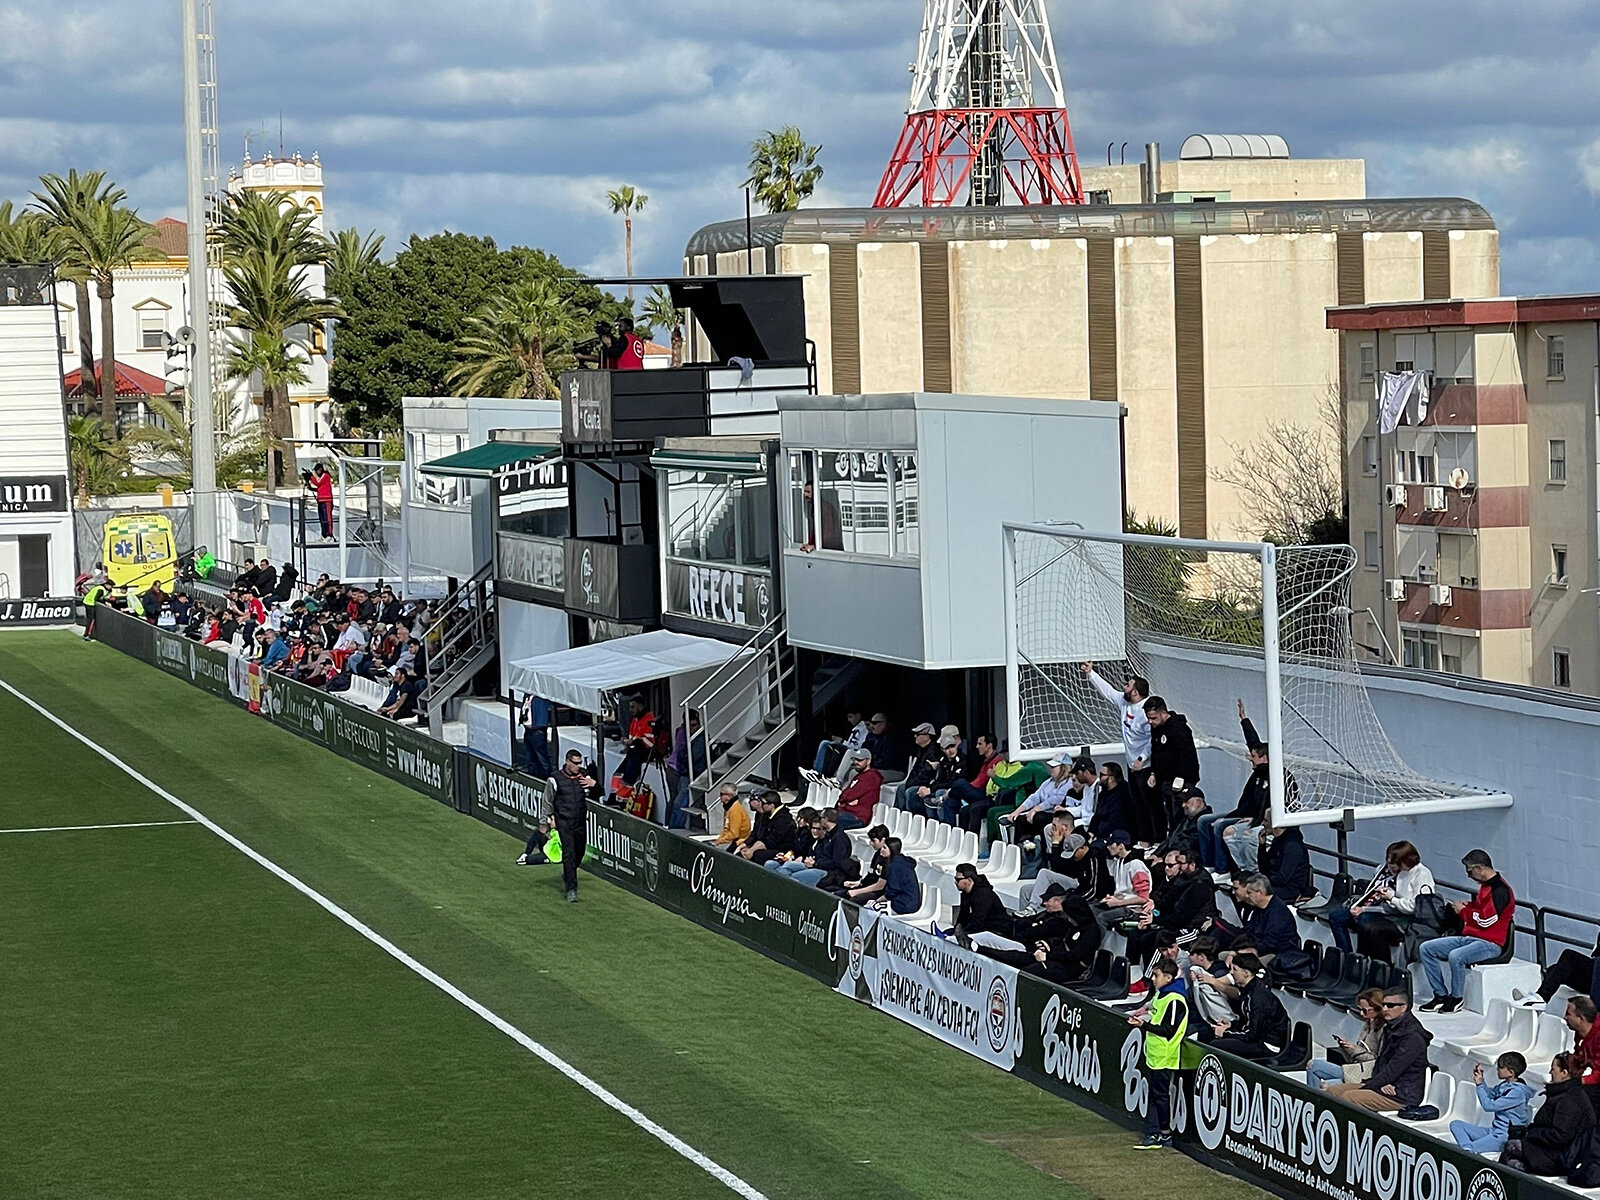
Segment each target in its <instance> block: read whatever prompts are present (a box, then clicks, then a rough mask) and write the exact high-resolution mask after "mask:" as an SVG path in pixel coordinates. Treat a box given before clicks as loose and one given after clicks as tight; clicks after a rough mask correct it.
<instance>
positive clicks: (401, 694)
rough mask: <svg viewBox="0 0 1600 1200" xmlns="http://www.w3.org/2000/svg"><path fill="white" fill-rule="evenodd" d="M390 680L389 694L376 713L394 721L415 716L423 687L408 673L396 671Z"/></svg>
mask: <svg viewBox="0 0 1600 1200" xmlns="http://www.w3.org/2000/svg"><path fill="white" fill-rule="evenodd" d="M391 678H392V679H393V683H392V684H391V685H390V687H389V694H388V695H387V696H385V697H384V699H383V703H382V704H381V705H379V706H378V713H379V714H380V715H381V716H385V717H390V718H392V719H393V720H396V721H403V720H405V719H406V718H407V717H413V716H415V715H416V713H417V698H418V697H419V696H421V695H422V689H423V686H424V685H423V684H422V682H421V681H420V680H419V679H417V677H416V676H415V675H412V674H411V673H410V672H409V671H396V672H395V673H394V675H393V676H392V677H391Z"/></svg>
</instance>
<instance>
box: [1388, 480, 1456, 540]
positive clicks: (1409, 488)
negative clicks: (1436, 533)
mask: <svg viewBox="0 0 1600 1200" xmlns="http://www.w3.org/2000/svg"><path fill="white" fill-rule="evenodd" d="M1400 486H1401V487H1403V488H1404V489H1405V497H1406V502H1405V503H1404V504H1394V505H1391V506H1390V507H1391V508H1392V509H1393V510H1394V520H1395V524H1396V525H1422V526H1427V527H1429V528H1432V529H1440V530H1452V529H1454V530H1462V531H1468V530H1475V529H1477V527H1478V509H1477V504H1476V503H1475V501H1476V498H1477V496H1476V492H1475V490H1474V489H1473V488H1471V487H1466V488H1453V487H1450V486H1448V485H1447V484H1433V483H1406V484H1401V485H1400Z"/></svg>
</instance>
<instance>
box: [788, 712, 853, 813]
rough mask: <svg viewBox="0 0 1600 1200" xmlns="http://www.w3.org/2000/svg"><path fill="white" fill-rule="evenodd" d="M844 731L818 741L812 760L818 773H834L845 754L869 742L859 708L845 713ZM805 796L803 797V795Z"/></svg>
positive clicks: (824, 774)
mask: <svg viewBox="0 0 1600 1200" xmlns="http://www.w3.org/2000/svg"><path fill="white" fill-rule="evenodd" d="M844 724H845V728H844V731H843V732H841V733H835V734H830V735H829V736H828V737H825V738H823V739H822V741H820V742H819V743H817V753H816V755H815V756H814V757H813V758H812V760H811V769H812V770H813V771H815V772H816V773H817V774H818V775H823V776H828V775H834V774H835V772H837V771H838V770H839V769H840V767H842V766H843V765H844V761H845V755H847V754H849V753H850V751H852V750H859V749H861V747H862V746H864V745H866V743H867V734H868V733H869V732H870V730H868V729H867V723H866V721H865V720H863V719H862V716H861V712H860V710H859V709H851V710H849V711H848V712H846V713H845V714H844ZM802 798H803V797H802Z"/></svg>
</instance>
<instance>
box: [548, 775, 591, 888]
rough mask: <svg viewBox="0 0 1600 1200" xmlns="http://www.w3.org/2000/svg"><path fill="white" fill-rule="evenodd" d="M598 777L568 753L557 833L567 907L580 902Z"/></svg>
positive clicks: (560, 780) (559, 787)
mask: <svg viewBox="0 0 1600 1200" xmlns="http://www.w3.org/2000/svg"><path fill="white" fill-rule="evenodd" d="M593 790H594V777H593V776H591V775H589V774H588V773H587V772H586V771H585V770H584V766H583V755H582V754H581V753H579V752H578V751H577V750H568V751H567V755H566V758H565V759H563V760H562V763H561V773H560V774H559V775H557V776H556V794H555V813H556V832H557V833H558V834H560V835H561V883H562V885H563V886H564V887H565V888H566V890H567V903H568V904H576V903H577V902H578V864H579V863H581V862H582V861H583V851H584V843H585V839H586V837H587V833H588V830H587V826H588V818H589V794H590V792H592V791H593Z"/></svg>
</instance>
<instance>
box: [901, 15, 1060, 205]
mask: <svg viewBox="0 0 1600 1200" xmlns="http://www.w3.org/2000/svg"><path fill="white" fill-rule="evenodd" d="M1084 199H1085V197H1084V192H1083V181H1082V178H1081V177H1080V175H1079V172H1078V159H1077V153H1076V151H1075V150H1074V149H1073V144H1072V126H1071V124H1070V123H1069V122H1068V119H1067V102H1066V93H1065V90H1064V88H1063V87H1062V84H1061V69H1060V66H1059V64H1058V63H1057V61H1056V51H1055V42H1054V40H1053V39H1052V37H1051V34H1050V18H1049V15H1048V14H1047V13H1046V11H1045V0H925V6H924V9H923V17H922V34H921V37H920V38H919V39H918V43H917V61H916V62H915V63H914V64H913V65H912V82H911V102H910V104H909V106H908V107H907V116H906V124H905V128H904V129H903V130H902V131H901V134H900V140H899V141H898V142H897V143H896V145H895V148H894V153H893V154H892V155H891V157H890V159H889V166H888V168H887V170H885V171H884V174H883V180H882V182H880V183H879V185H878V193H877V196H876V198H875V199H874V200H873V207H874V208H898V207H899V206H901V205H903V204H921V205H922V206H923V207H944V206H950V205H957V204H971V205H974V206H986V205H1000V204H1007V203H1017V204H1025V205H1032V204H1082V203H1083V202H1084Z"/></svg>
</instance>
